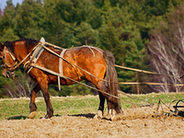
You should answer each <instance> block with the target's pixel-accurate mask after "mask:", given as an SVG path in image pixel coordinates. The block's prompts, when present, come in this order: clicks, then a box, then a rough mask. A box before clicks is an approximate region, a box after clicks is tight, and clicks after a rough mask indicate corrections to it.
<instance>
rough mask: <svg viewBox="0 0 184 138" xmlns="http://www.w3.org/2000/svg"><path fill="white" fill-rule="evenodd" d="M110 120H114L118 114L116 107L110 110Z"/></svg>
mask: <svg viewBox="0 0 184 138" xmlns="http://www.w3.org/2000/svg"><path fill="white" fill-rule="evenodd" d="M109 115H110V120H111V121H113V120H114V118H115V116H116V111H115V110H114V109H110V110H109Z"/></svg>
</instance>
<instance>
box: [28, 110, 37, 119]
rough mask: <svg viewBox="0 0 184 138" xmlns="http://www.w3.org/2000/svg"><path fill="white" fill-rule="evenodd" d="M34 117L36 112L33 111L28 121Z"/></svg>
mask: <svg viewBox="0 0 184 138" xmlns="http://www.w3.org/2000/svg"><path fill="white" fill-rule="evenodd" d="M35 116H36V111H33V112H31V113H30V114H29V119H33V118H35Z"/></svg>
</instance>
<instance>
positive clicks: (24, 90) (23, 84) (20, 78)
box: [4, 73, 35, 98]
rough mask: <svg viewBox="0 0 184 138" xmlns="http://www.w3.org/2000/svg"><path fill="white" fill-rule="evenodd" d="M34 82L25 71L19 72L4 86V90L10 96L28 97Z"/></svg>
mask: <svg viewBox="0 0 184 138" xmlns="http://www.w3.org/2000/svg"><path fill="white" fill-rule="evenodd" d="M34 85H35V82H34V81H32V80H31V78H30V77H29V76H28V75H26V74H25V73H19V75H17V76H16V78H15V79H14V80H13V81H11V82H9V83H7V84H6V85H5V86H4V91H5V92H6V93H7V94H8V95H9V96H10V97H12V98H15V97H29V96H30V93H31V89H32V88H33V86H34Z"/></svg>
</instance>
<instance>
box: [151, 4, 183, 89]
mask: <svg viewBox="0 0 184 138" xmlns="http://www.w3.org/2000/svg"><path fill="white" fill-rule="evenodd" d="M148 50H149V52H150V55H151V64H152V66H153V68H154V70H155V71H156V72H158V73H159V75H158V76H156V77H154V79H155V81H157V82H158V81H159V82H162V83H165V85H162V86H158V87H156V91H164V92H169V91H176V92H177V91H181V87H177V86H176V85H175V84H178V83H183V78H182V77H181V76H183V75H184V5H183V6H181V7H179V8H178V9H177V10H176V11H175V12H173V13H172V14H170V15H169V16H168V24H162V25H161V27H160V28H157V29H155V30H154V33H153V35H152V36H151V43H150V45H149V46H148Z"/></svg>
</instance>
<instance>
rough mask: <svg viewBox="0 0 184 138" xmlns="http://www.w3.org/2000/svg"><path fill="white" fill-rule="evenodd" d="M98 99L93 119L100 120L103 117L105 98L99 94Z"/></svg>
mask: <svg viewBox="0 0 184 138" xmlns="http://www.w3.org/2000/svg"><path fill="white" fill-rule="evenodd" d="M99 99H100V104H99V107H98V112H97V113H96V115H95V117H94V118H102V117H103V111H104V103H105V97H104V96H103V95H102V93H101V92H99Z"/></svg>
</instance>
